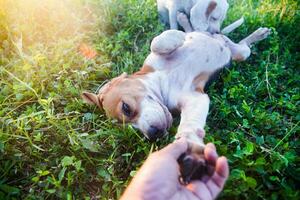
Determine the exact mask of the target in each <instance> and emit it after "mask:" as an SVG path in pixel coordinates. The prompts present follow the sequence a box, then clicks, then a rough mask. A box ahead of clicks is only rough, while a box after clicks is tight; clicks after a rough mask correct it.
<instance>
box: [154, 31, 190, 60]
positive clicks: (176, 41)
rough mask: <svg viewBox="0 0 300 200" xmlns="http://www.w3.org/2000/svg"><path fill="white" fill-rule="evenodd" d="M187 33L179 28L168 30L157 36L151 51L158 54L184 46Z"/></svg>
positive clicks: (170, 51) (167, 52)
mask: <svg viewBox="0 0 300 200" xmlns="http://www.w3.org/2000/svg"><path fill="white" fill-rule="evenodd" d="M184 40H185V33H184V32H182V31H177V30H167V31H164V32H163V33H161V34H160V35H158V36H156V37H155V38H154V39H153V40H152V42H151V51H152V52H153V53H156V54H162V55H165V54H170V53H172V52H173V51H175V50H176V49H177V48H178V47H180V46H182V45H183V43H184Z"/></svg>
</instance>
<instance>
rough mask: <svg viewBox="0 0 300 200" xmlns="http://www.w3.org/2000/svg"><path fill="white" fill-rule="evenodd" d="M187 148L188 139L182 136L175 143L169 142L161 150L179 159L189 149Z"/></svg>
mask: <svg viewBox="0 0 300 200" xmlns="http://www.w3.org/2000/svg"><path fill="white" fill-rule="evenodd" d="M187 148H188V144H187V141H186V139H185V138H180V139H178V140H175V141H174V142H173V143H171V144H169V145H168V146H166V147H165V148H163V149H162V150H160V152H161V153H162V154H167V155H170V156H172V157H174V158H175V159H177V158H179V156H180V155H181V154H182V153H184V152H186V151H187Z"/></svg>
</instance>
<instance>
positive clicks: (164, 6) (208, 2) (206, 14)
mask: <svg viewBox="0 0 300 200" xmlns="http://www.w3.org/2000/svg"><path fill="white" fill-rule="evenodd" d="M228 7H229V5H228V3H227V1H226V0H184V1H183V0H157V8H158V13H159V15H160V19H161V21H162V22H163V23H164V24H165V25H169V26H170V29H178V24H177V13H178V12H183V13H185V14H186V15H187V16H188V18H189V20H190V22H191V24H192V27H193V28H194V30H195V31H208V32H210V33H218V32H220V27H221V25H222V22H223V21H224V19H225V17H226V13H227V10H228ZM191 31H192V30H190V31H189V32H191Z"/></svg>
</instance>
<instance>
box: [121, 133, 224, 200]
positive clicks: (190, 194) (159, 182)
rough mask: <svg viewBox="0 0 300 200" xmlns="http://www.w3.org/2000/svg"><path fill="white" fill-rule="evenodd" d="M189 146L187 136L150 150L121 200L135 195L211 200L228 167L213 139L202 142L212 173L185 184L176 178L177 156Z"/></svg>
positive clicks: (157, 198)
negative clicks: (158, 148) (212, 168)
mask: <svg viewBox="0 0 300 200" xmlns="http://www.w3.org/2000/svg"><path fill="white" fill-rule="evenodd" d="M187 148H188V145H187V141H186V139H184V138H182V139H179V140H176V141H175V142H174V143H172V144H169V145H168V146H167V147H165V148H163V149H162V150H160V151H157V152H154V153H152V154H151V155H150V156H149V157H148V158H147V160H146V161H145V163H144V164H143V166H142V167H141V168H140V170H139V171H138V172H137V174H136V175H135V177H134V178H133V180H132V181H131V183H130V184H129V186H128V187H127V189H126V191H125V192H124V194H123V196H122V197H121V199H122V200H127V199H130V200H134V199H145V200H147V199H149V200H150V199H151V200H152V199H155V200H160V199H164V200H165V199H172V200H176V199H183V200H185V199H186V200H188V199H195V200H196V199H199V200H212V199H215V198H216V197H217V195H218V194H219V193H220V192H221V191H222V189H223V186H224V184H225V181H226V180H227V178H228V174H229V167H228V163H227V159H226V158H225V157H223V156H222V157H218V155H217V152H216V148H215V146H214V145H213V144H212V143H209V144H207V145H206V146H205V149H204V157H205V160H206V161H207V162H208V163H209V164H210V165H213V166H215V167H214V173H213V175H212V176H210V177H208V176H206V177H203V178H202V179H201V180H194V181H192V182H191V183H189V184H188V185H182V184H181V183H180V182H179V178H178V177H179V176H180V173H179V165H178V162H177V159H178V158H179V156H180V155H181V154H182V153H184V152H186V151H187Z"/></svg>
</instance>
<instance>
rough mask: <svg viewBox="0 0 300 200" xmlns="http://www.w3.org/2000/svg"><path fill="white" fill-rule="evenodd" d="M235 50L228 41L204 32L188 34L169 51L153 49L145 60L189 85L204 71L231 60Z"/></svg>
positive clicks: (210, 70)
mask: <svg viewBox="0 0 300 200" xmlns="http://www.w3.org/2000/svg"><path fill="white" fill-rule="evenodd" d="M230 57H231V53H230V50H229V48H227V47H226V46H225V44H224V42H222V41H220V40H217V39H214V38H212V37H210V36H207V35H205V34H203V33H199V32H192V33H188V34H186V37H185V41H184V44H183V45H182V46H181V47H179V48H177V49H176V50H174V51H173V52H172V53H170V54H168V55H159V54H155V53H151V54H150V55H149V56H148V57H147V59H146V61H145V63H146V64H147V65H150V66H152V67H153V68H154V69H155V70H159V71H165V72H164V73H167V74H168V76H167V77H168V79H173V80H176V81H177V82H179V84H180V85H182V87H183V88H182V89H184V88H185V87H187V88H188V87H189V84H191V83H192V81H193V79H194V78H195V77H196V76H197V75H199V74H200V73H201V72H213V71H215V70H217V69H219V68H222V67H223V66H225V65H226V64H227V63H228V62H229V61H230Z"/></svg>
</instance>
